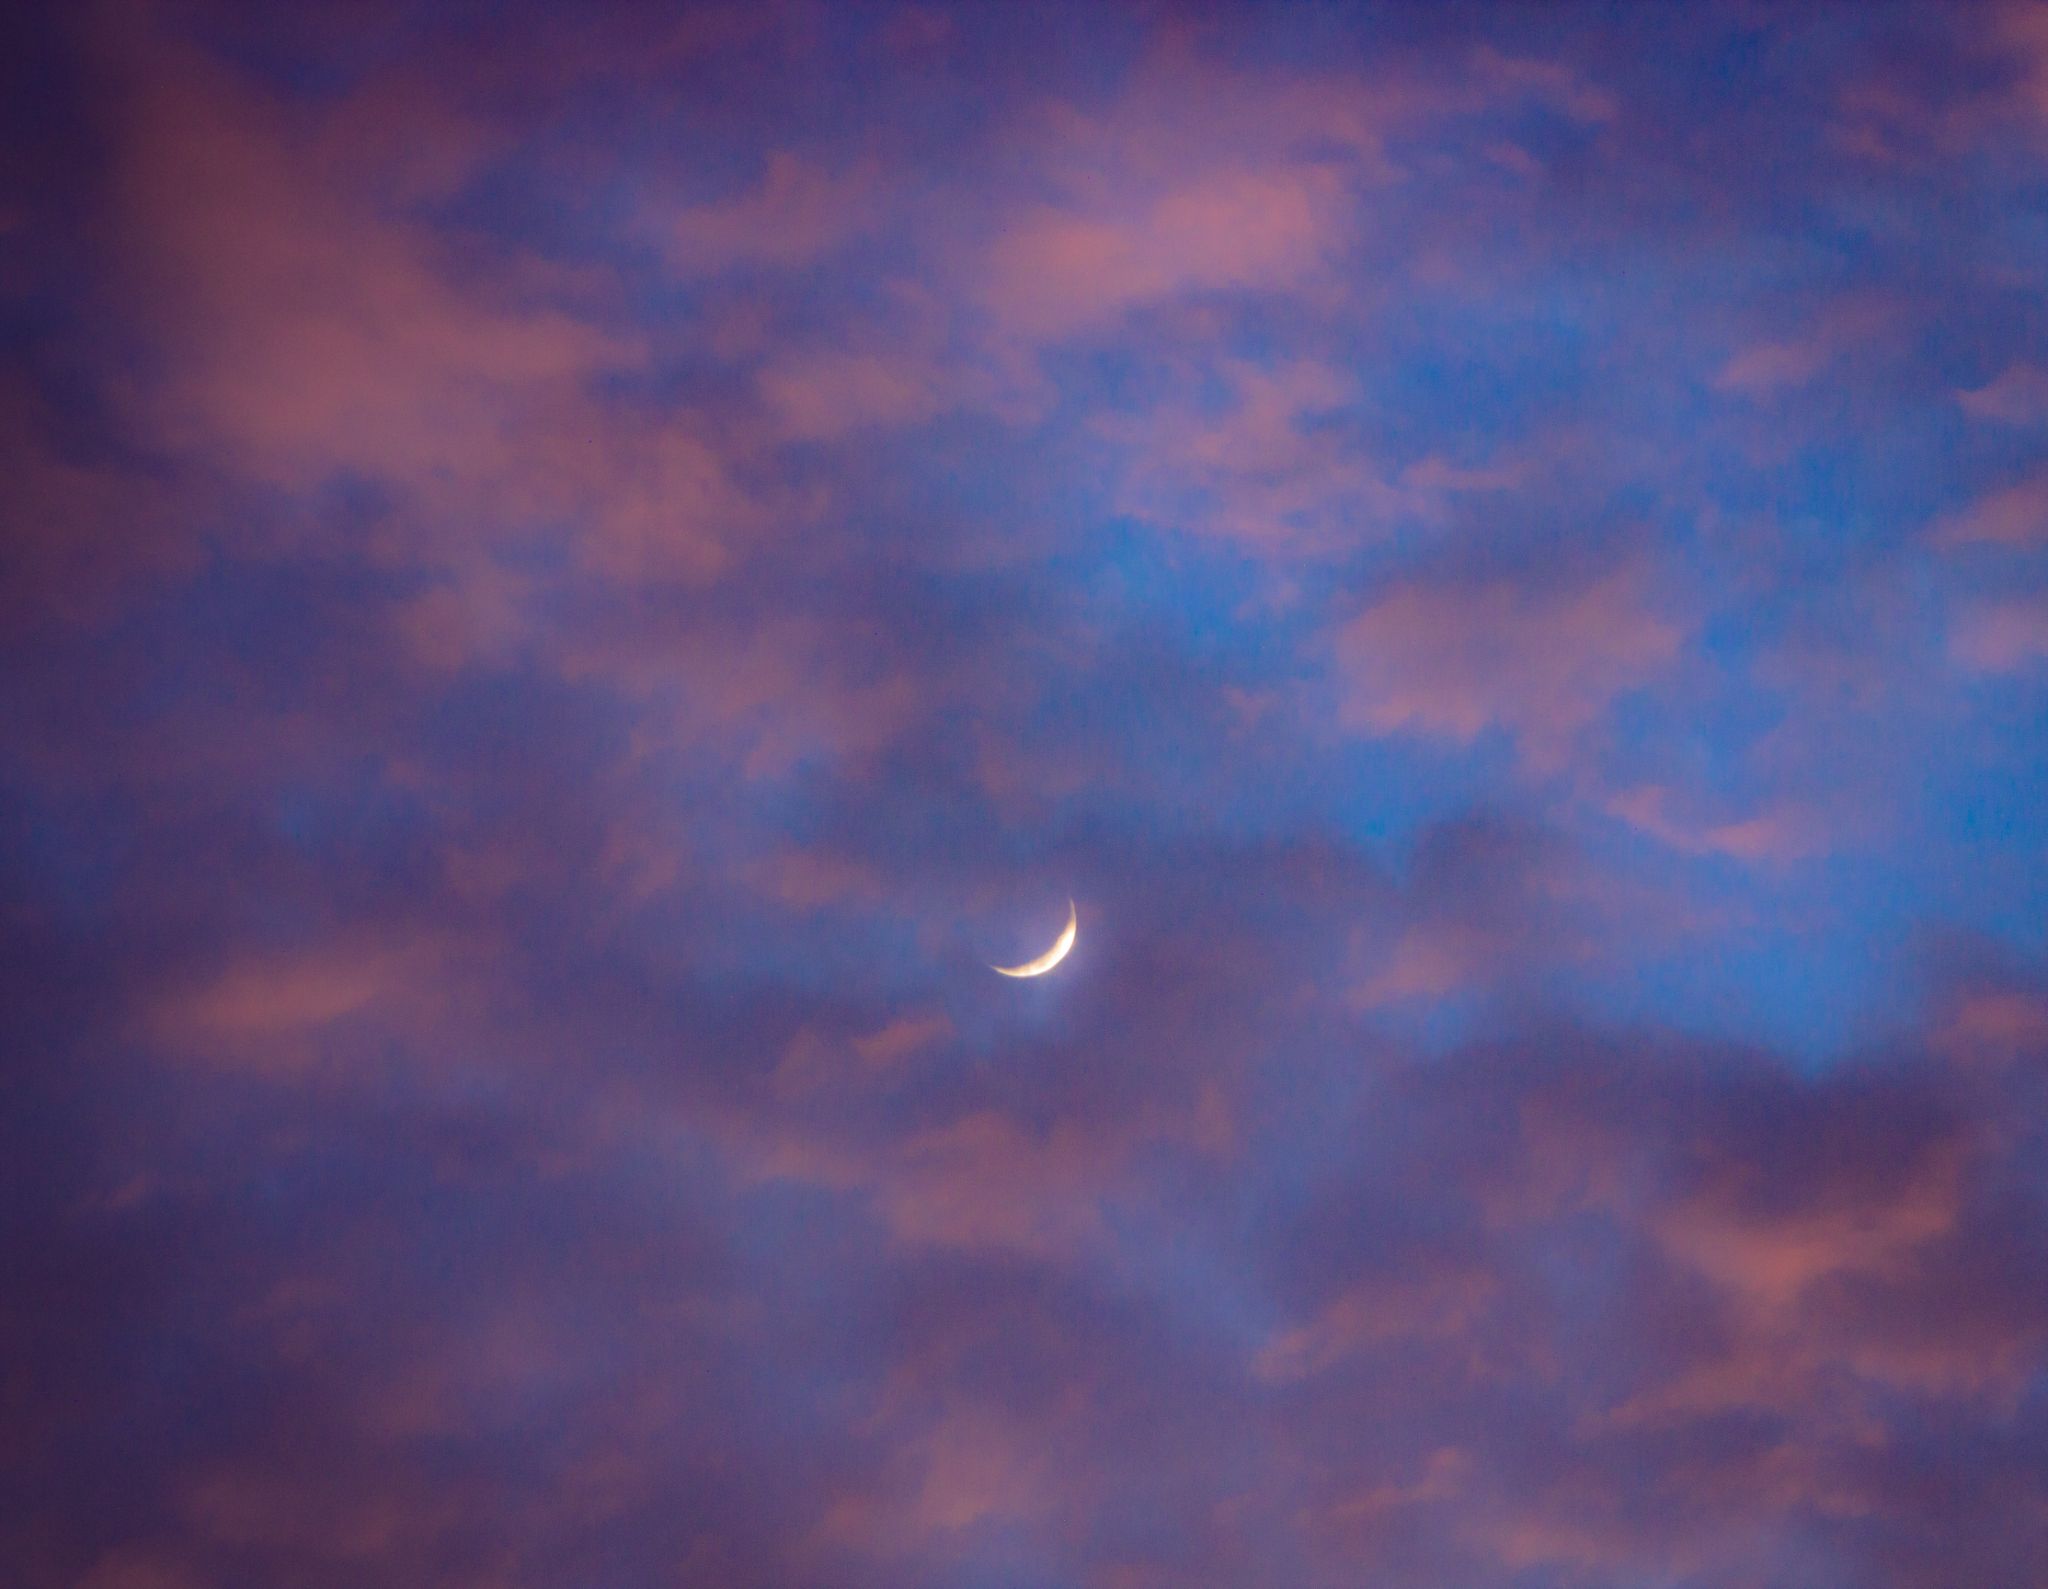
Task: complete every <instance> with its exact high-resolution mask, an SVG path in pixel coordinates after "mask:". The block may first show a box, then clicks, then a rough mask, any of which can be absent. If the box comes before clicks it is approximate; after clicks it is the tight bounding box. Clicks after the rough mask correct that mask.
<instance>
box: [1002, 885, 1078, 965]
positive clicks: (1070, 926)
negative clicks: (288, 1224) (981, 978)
mask: <svg viewBox="0 0 2048 1589" xmlns="http://www.w3.org/2000/svg"><path fill="white" fill-rule="evenodd" d="M1078 926H1080V918H1079V917H1077V916H1076V915H1075V914H1074V902H1073V901H1072V900H1071V899H1070V900H1068V901H1067V925H1066V927H1065V929H1064V930H1063V931H1062V932H1061V933H1060V935H1059V936H1058V937H1057V938H1055V939H1054V940H1053V941H1052V947H1051V948H1050V949H1048V950H1046V951H1045V953H1044V954H1042V955H1040V956H1039V957H1038V958H1037V959H1036V960H1027V961H1025V962H1024V963H1023V964H1022V965H1021V966H990V967H989V970H991V971H993V972H995V973H997V975H999V976H1006V977H1042V976H1044V975H1045V974H1046V972H1048V971H1050V970H1051V969H1052V968H1053V967H1054V966H1056V965H1058V964H1059V963H1060V962H1061V961H1062V960H1064V959H1066V958H1067V951H1068V950H1069V949H1071V948H1073V947H1074V929H1075V928H1077V927H1078Z"/></svg>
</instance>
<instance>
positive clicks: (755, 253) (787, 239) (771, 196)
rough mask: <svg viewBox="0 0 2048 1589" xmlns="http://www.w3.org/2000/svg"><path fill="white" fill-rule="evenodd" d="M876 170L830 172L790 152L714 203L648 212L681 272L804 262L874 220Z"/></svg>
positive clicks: (877, 193) (777, 155) (770, 159)
mask: <svg viewBox="0 0 2048 1589" xmlns="http://www.w3.org/2000/svg"><path fill="white" fill-rule="evenodd" d="M880 196H881V195H880V188H879V183H878V177H877V172H876V170H875V168H874V167H873V166H872V165H857V166H854V167H852V168H850V169H848V170H846V171H843V172H837V173H834V172H828V171H826V170H825V169H824V168H822V167H821V166H818V165H816V164H814V163H812V162H811V161H809V160H807V159H805V158H804V157H803V156H801V155H799V154H796V153H794V152H792V151H790V150H786V149H785V150H778V151H776V152H775V153H773V154H770V155H769V156H768V158H767V161H766V164H765V168H764V170H763V171H762V174H761V180H760V183H759V184H758V185H757V186H756V187H754V188H753V189H752V190H751V191H749V192H747V193H744V194H741V195H740V196H739V197H737V198H734V199H729V200H726V201H724V202H722V203H716V204H700V205H694V206H690V207H686V208H683V209H680V210H677V211H675V212H673V213H670V214H659V213H656V214H651V215H650V217H649V219H648V223H647V224H648V225H649V226H650V227H651V228H652V229H653V230H654V231H655V233H656V235H657V236H658V237H659V239H660V242H661V246H662V249H663V252H664V253H665V254H666V255H667V257H668V259H669V261H670V262H671V263H672V264H673V265H674V266H675V268H676V269H677V270H679V271H681V272H683V273H685V274H690V275H696V274H708V273H712V272H716V271H723V270H730V269H733V268H735V267H738V266H744V265H753V266H761V265H771V266H782V267H788V266H794V265H803V264H808V263H810V262H811V261H812V260H815V259H817V258H819V257H820V256H821V255H823V254H826V253H828V252H829V251H831V250H832V249H834V248H837V247H839V246H841V245H842V244H844V243H846V242H848V241H850V240H852V239H853V238H855V237H856V236H858V235H859V234H860V233H861V232H863V231H865V230H867V229H868V228H870V227H872V226H873V225H875V224H876V221H877V219H878V206H879V201H880Z"/></svg>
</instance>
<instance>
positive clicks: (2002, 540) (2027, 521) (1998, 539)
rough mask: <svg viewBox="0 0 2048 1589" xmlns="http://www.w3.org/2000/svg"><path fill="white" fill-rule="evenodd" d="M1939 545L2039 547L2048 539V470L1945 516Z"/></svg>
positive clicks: (1938, 526)
mask: <svg viewBox="0 0 2048 1589" xmlns="http://www.w3.org/2000/svg"><path fill="white" fill-rule="evenodd" d="M1934 537H1935V541H1936V543H1937V544H1938V545H1942V546H1967V545H1971V544H1975V543H1980V542H1981V543H1988V544H1991V545H1996V546H2037V545H2041V544H2043V543H2044V542H2048V473H2043V474H2037V475H2033V476H2031V477H2030V478H2028V479H2025V480H2022V481H2020V482H2019V484H2017V485H2012V486H2007V487H2006V488H2005V489H2004V490H2002V491H1994V492H1992V493H1991V494H1990V495H1989V496H1986V497H1982V498H1979V499H1978V500H1977V501H1975V502H1973V503H1971V504H1970V505H1969V506H1968V507H1966V508H1963V509H1961V510H1960V511H1958V512H1956V513H1952V514H1950V515H1949V516H1948V517H1946V518H1944V519H1942V520H1941V521H1940V522H1939V523H1937V524H1936V525H1935V527H1934Z"/></svg>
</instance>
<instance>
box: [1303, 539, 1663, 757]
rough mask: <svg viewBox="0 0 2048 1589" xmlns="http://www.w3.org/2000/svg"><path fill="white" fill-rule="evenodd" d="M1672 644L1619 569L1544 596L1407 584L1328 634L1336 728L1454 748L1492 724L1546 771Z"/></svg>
mask: <svg viewBox="0 0 2048 1589" xmlns="http://www.w3.org/2000/svg"><path fill="white" fill-rule="evenodd" d="M1682 639H1683V631H1682V630H1681V628H1680V627H1679V626H1678V624H1676V623H1675V622H1673V621H1672V620H1670V619H1668V618H1665V617H1663V616H1662V615H1660V614H1659V613H1657V612H1656V611H1655V610H1654V609H1652V607H1651V606H1650V605H1649V603H1648V600H1647V596H1646V592H1645V589H1644V581H1643V579H1642V578H1641V576H1639V575H1637V574H1634V573H1631V572H1627V571H1622V572H1616V573H1612V574H1608V575H1605V576H1603V577H1601V578H1598V579H1595V580H1593V581H1591V582H1590V583H1585V584H1580V585H1576V586H1562V587H1553V588H1543V587H1533V588H1532V587H1530V586H1528V585H1526V584H1523V583H1520V582H1512V581H1507V580H1500V581H1490V582H1485V583H1477V584H1448V583H1435V582H1428V581H1412V582H1410V583H1407V584H1404V585H1400V586H1397V587H1395V588H1394V589H1393V590H1391V591H1390V592H1388V593H1387V594H1385V595H1382V596H1380V597H1379V598H1377V599H1376V600H1374V601H1373V602H1372V603H1371V604H1370V605H1369V606H1367V607H1366V609H1365V610H1364V611H1363V612H1361V613H1360V614H1358V616H1357V617H1355V618H1353V619H1351V620H1350V622H1348V623H1347V624H1345V625H1344V626H1343V627H1342V629H1340V630H1339V631H1338V634H1337V637H1336V657H1337V665H1338V672H1339V678H1340V683H1341V686H1342V690H1343V696H1342V700H1341V702H1340V706H1339V720H1340V721H1341V722H1342V723H1343V725H1344V726H1345V727H1347V728H1355V729H1365V730H1368V731H1371V732H1373V733H1382V734H1392V733H1417V734H1424V735H1428V736H1430V737H1433V738H1439V739H1448V740H1452V741H1456V742H1460V743H1463V742H1468V741H1470V740H1472V739H1474V738H1476V737H1477V736H1478V735H1479V734H1481V733H1483V732H1485V731H1486V730H1487V729H1489V728H1495V727H1498V728H1502V729H1505V730H1506V731H1507V732H1509V733H1511V734H1513V735H1514V736H1515V738H1516V740H1517V742H1518V744H1519V745H1520V747H1521V751H1522V754H1523V757H1524V758H1525V760H1527V761H1528V762H1529V763H1530V764H1531V765H1532V766H1536V767H1539V768H1554V767H1555V766H1556V765H1557V764H1558V763H1559V761H1560V760H1561V758H1562V757H1563V756H1564V754H1565V753H1566V751H1567V749H1568V748H1569V746H1570V745H1571V743H1572V742H1573V741H1574V740H1575V739H1576V738H1577V737H1578V736H1579V735H1580V734H1582V733H1583V732H1584V731H1585V730H1586V729H1587V728H1588V727H1590V726H1591V725H1592V724H1593V723H1595V722H1596V721H1598V719H1599V718H1600V717H1601V715H1602V714H1603V713H1604V712H1605V711H1606V710H1607V708H1608V706H1609V705H1610V704H1611V703H1612V702H1613V701H1614V699H1615V698H1616V697H1617V696H1619V695H1621V694H1622V693H1623V692H1624V691H1627V690H1630V689H1635V688H1639V687H1641V686H1643V685H1645V684H1647V683H1649V682H1651V681H1652V680H1654V679H1655V678H1656V677H1657V676H1658V675H1659V674H1660V673H1661V672H1662V671H1663V670H1664V669H1665V668H1666V667H1667V666H1668V665H1669V664H1670V663H1671V662H1672V661H1673V660H1674V659H1675V658H1676V657H1677V655H1678V652H1679V648H1680V645H1681V643H1682Z"/></svg>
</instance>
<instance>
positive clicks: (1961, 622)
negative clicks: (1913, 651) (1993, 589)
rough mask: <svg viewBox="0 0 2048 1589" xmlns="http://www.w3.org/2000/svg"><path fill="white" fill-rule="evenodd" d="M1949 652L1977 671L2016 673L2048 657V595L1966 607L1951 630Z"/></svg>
mask: <svg viewBox="0 0 2048 1589" xmlns="http://www.w3.org/2000/svg"><path fill="white" fill-rule="evenodd" d="M1949 654H1950V655H1951V656H1953V657H1954V658H1955V659H1956V660H1957V661H1958V662H1960V663H1961V664H1962V665H1963V666H1964V667H1966V668H1969V669H1970V670H1972V671H1973V672H1977V673H2016V672H2018V671H2019V670H2020V669H2022V668H2024V667H2027V666H2029V665H2031V664H2032V663H2034V662H2036V661H2038V660H2039V659H2041V658H2042V657H2048V596H2018V597H2014V598H2012V599H2011V600H2008V601H1984V602H1978V603H1976V604H1975V605H1973V606H1970V607H1966V608H1965V609H1964V610H1963V611H1962V613H1961V614H1960V615H1959V616H1958V617H1957V618H1956V620H1955V623H1954V625H1953V626H1952V627H1951V629H1950V631H1949Z"/></svg>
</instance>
